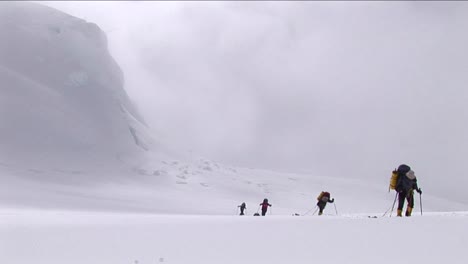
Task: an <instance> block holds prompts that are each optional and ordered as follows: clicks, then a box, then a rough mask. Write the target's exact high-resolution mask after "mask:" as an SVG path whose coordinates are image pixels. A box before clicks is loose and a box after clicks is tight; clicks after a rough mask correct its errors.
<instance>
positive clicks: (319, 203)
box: [317, 202, 327, 214]
mask: <svg viewBox="0 0 468 264" xmlns="http://www.w3.org/2000/svg"><path fill="white" fill-rule="evenodd" d="M325 205H327V203H326V202H318V203H317V206H318V208H319V214H322V213H323V209H325Z"/></svg>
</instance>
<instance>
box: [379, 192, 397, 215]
mask: <svg viewBox="0 0 468 264" xmlns="http://www.w3.org/2000/svg"><path fill="white" fill-rule="evenodd" d="M397 195H398V193H395V200H394V201H393V205H392V206H390V207H389V208H388V209H387V211H385V213H383V215H382V217H384V216H385V215H387V213H388V212H389V211H390V209H392V211H393V207H394V206H395V202H396V198H397ZM391 215H392V213H390V216H391Z"/></svg>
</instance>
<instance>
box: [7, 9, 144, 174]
mask: <svg viewBox="0 0 468 264" xmlns="http://www.w3.org/2000/svg"><path fill="white" fill-rule="evenodd" d="M0 39H2V41H1V42H0V80H1V87H0V93H1V96H0V120H2V121H1V122H0V146H1V151H0V162H1V163H2V164H10V165H12V166H13V165H15V164H16V165H19V164H21V165H24V164H26V165H27V166H31V167H35V168H40V167H55V168H57V169H65V170H77V169H78V168H82V167H84V166H85V167H86V166H90V165H92V166H107V165H105V164H107V163H114V164H115V163H120V162H122V161H125V160H126V159H129V158H132V159H133V158H135V157H138V156H139V155H141V154H142V153H144V152H145V151H146V150H148V148H149V143H148V138H146V137H145V136H144V134H145V124H144V121H143V118H142V117H141V116H140V115H139V114H138V112H137V110H136V109H135V106H134V105H133V104H132V103H131V101H130V99H129V97H128V96H127V94H126V92H125V90H124V77H123V73H122V71H121V70H120V68H119V66H118V65H117V63H116V62H115V61H114V59H113V58H112V57H111V55H110V54H109V52H108V50H107V40H106V35H105V34H104V33H103V32H102V31H101V29H100V28H99V27H98V26H97V25H96V24H93V23H88V22H86V21H84V20H82V19H78V18H76V17H72V16H69V15H67V14H65V13H63V12H60V11H58V10H55V9H52V8H49V7H45V6H43V5H40V4H35V3H27V2H6V3H5V2H2V3H1V5H0Z"/></svg>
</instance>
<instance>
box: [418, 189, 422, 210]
mask: <svg viewBox="0 0 468 264" xmlns="http://www.w3.org/2000/svg"><path fill="white" fill-rule="evenodd" d="M419 207H421V215H422V199H421V193H419Z"/></svg>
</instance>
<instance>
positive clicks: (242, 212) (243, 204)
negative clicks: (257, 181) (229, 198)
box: [237, 203, 247, 215]
mask: <svg viewBox="0 0 468 264" xmlns="http://www.w3.org/2000/svg"><path fill="white" fill-rule="evenodd" d="M237 207H240V215H244V210H245V209H247V206H246V205H245V203H242V204H241V205H239V206H237Z"/></svg>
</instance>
